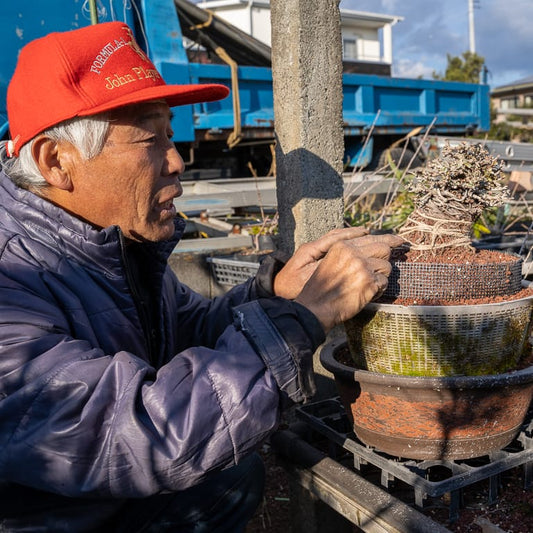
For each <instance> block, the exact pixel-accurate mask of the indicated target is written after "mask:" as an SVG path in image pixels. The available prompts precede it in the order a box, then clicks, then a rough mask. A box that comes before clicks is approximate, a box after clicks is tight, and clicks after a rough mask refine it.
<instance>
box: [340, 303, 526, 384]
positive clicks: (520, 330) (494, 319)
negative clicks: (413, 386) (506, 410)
mask: <svg viewBox="0 0 533 533" xmlns="http://www.w3.org/2000/svg"><path fill="white" fill-rule="evenodd" d="M532 307H533V300H532V299H521V300H515V301H509V302H503V303H497V304H487V305H461V306H418V307H417V306H400V305H394V304H379V303H375V304H369V305H368V306H367V307H366V308H365V309H363V311H362V312H360V313H359V314H358V315H356V316H355V317H354V318H352V319H350V320H349V321H347V322H346V323H345V330H346V335H347V338H348V345H349V347H350V352H351V355H352V358H353V359H354V362H355V363H356V366H357V367H359V368H362V369H365V370H369V371H371V372H380V373H385V374H399V375H409V376H455V375H481V374H498V373H502V372H506V371H507V370H510V369H512V368H516V364H517V362H518V360H519V359H520V357H521V356H522V354H523V351H524V349H525V347H526V343H527V342H526V341H527V337H528V331H529V324H530V320H531V310H532Z"/></svg>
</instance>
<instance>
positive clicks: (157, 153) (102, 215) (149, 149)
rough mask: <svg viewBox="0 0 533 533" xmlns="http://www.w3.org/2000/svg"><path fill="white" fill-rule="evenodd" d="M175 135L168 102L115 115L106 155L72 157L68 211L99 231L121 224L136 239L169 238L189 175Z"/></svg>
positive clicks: (135, 107)
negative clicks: (182, 180) (185, 176)
mask: <svg viewBox="0 0 533 533" xmlns="http://www.w3.org/2000/svg"><path fill="white" fill-rule="evenodd" d="M171 136H172V130H171V128H170V110H169V108H168V106H167V104H165V103H147V104H138V105H135V106H129V107H126V108H122V109H119V110H116V111H114V112H112V113H111V125H110V128H109V134H108V137H107V140H106V142H105V146H104V148H103V150H102V152H101V153H100V154H99V155H97V156H96V157H94V158H92V159H90V160H88V161H86V160H83V159H82V158H81V157H80V156H79V154H78V156H77V158H76V157H75V158H73V163H72V164H71V168H70V173H71V174H70V175H71V178H72V183H73V188H72V196H71V200H72V203H71V202H69V204H70V205H68V206H66V205H64V207H65V208H67V209H69V210H70V211H71V212H73V213H74V214H75V215H77V216H79V217H80V218H83V219H84V220H87V221H88V222H90V223H91V224H92V225H94V226H96V227H101V228H104V227H107V226H111V225H117V226H120V228H121V230H122V232H123V233H124V235H125V236H126V237H127V238H129V239H132V240H135V241H161V240H166V239H169V238H170V237H172V235H173V233H174V223H173V219H174V217H175V216H176V209H175V207H174V204H173V199H174V198H177V197H178V196H180V195H181V194H182V192H183V189H182V187H181V184H180V180H179V178H180V175H181V174H182V173H183V171H184V163H183V160H182V159H181V157H180V156H179V154H178V152H177V151H176V148H175V146H174V144H173V143H172V141H171V140H170V137H171ZM76 154H77V151H76Z"/></svg>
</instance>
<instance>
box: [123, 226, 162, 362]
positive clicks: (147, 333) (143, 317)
mask: <svg viewBox="0 0 533 533" xmlns="http://www.w3.org/2000/svg"><path fill="white" fill-rule="evenodd" d="M118 234H119V242H120V253H121V256H122V263H123V264H124V271H125V273H126V280H127V282H128V286H129V288H130V291H131V295H132V298H133V301H134V303H135V308H136V309H137V313H138V314H139V321H140V322H141V328H142V332H143V337H144V342H145V344H146V348H147V352H148V360H149V361H150V363H151V364H154V362H155V357H154V355H155V354H154V352H155V349H154V342H155V341H154V339H153V338H152V337H153V336H152V333H153V332H152V329H151V327H150V325H151V322H150V319H149V318H148V316H147V309H146V305H144V303H143V300H142V298H141V296H140V294H139V291H138V290H137V285H136V281H135V276H134V275H133V273H132V271H131V266H130V263H129V260H128V256H127V254H126V251H125V247H126V243H125V241H124V235H123V234H122V231H121V230H120V228H118Z"/></svg>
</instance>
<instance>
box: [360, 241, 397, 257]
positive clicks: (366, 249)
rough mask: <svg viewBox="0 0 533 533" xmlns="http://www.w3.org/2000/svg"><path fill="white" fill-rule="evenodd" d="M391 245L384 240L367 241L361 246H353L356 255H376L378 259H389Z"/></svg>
mask: <svg viewBox="0 0 533 533" xmlns="http://www.w3.org/2000/svg"><path fill="white" fill-rule="evenodd" d="M391 248H392V247H391V246H390V244H387V243H386V242H369V243H368V244H364V245H362V246H359V244H358V245H357V246H355V250H356V252H357V254H358V255H361V256H363V257H376V258H378V259H387V260H388V259H389V257H390V253H391Z"/></svg>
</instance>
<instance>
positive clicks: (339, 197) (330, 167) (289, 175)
mask: <svg viewBox="0 0 533 533" xmlns="http://www.w3.org/2000/svg"><path fill="white" fill-rule="evenodd" d="M270 6H271V23H272V75H273V79H274V117H275V129H276V137H277V145H276V188H277V196H278V211H279V227H280V236H281V242H280V247H281V248H282V249H283V250H285V251H287V252H289V253H292V252H293V251H294V249H296V248H297V247H298V246H299V245H301V244H303V243H305V242H308V241H310V240H314V239H316V238H318V237H320V236H321V235H323V234H324V233H326V232H327V231H328V230H330V229H333V228H336V227H340V226H341V225H342V217H343V182H342V176H341V174H342V158H343V153H344V137H343V128H342V46H341V27H340V11H339V0H271V2H270Z"/></svg>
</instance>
